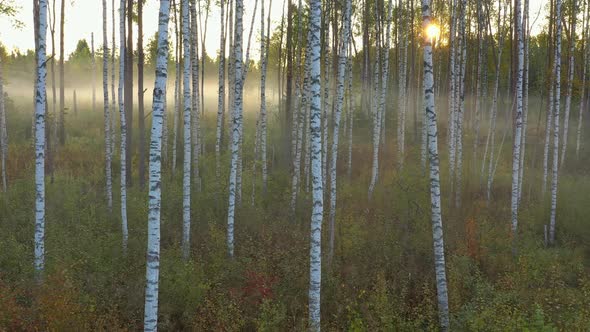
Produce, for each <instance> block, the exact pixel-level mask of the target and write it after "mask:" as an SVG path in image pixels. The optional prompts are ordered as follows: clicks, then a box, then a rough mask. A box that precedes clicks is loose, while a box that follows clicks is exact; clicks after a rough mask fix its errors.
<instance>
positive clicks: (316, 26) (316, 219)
mask: <svg viewBox="0 0 590 332" xmlns="http://www.w3.org/2000/svg"><path fill="white" fill-rule="evenodd" d="M309 6H310V15H309V16H310V28H309V29H310V31H309V41H308V43H309V45H310V46H309V47H310V55H311V56H310V64H311V66H310V81H311V87H310V89H311V90H310V92H311V96H312V98H311V104H310V107H311V117H310V119H311V123H310V125H311V150H312V153H311V169H312V179H313V180H312V183H313V210H312V215H311V245H310V252H309V263H310V264H309V305H308V307H309V325H310V330H312V331H314V332H319V331H320V326H321V325H320V293H321V281H322V217H323V213H324V203H323V192H324V190H323V188H322V186H323V181H322V171H321V167H322V130H321V118H320V117H321V97H320V89H321V87H320V84H321V83H320V66H321V65H320V25H321V15H322V9H321V3H320V0H310V3H309Z"/></svg>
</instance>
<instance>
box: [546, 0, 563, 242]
mask: <svg viewBox="0 0 590 332" xmlns="http://www.w3.org/2000/svg"><path fill="white" fill-rule="evenodd" d="M555 15H556V17H557V20H556V22H555V24H556V25H557V27H556V33H555V65H554V67H555V106H554V107H553V110H554V111H553V170H552V173H553V174H552V181H551V217H550V220H549V244H554V243H555V215H556V213H557V181H558V175H559V172H558V171H559V103H560V99H561V98H560V96H561V80H560V77H561V0H556V1H555Z"/></svg>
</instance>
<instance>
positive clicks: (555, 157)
mask: <svg viewBox="0 0 590 332" xmlns="http://www.w3.org/2000/svg"><path fill="white" fill-rule="evenodd" d="M555 15H556V17H557V20H556V22H555V24H556V25H557V27H556V29H557V31H556V33H555V45H556V46H555V66H554V67H555V106H554V108H553V109H554V112H553V126H554V129H553V172H552V173H553V176H552V181H551V217H550V220H549V244H550V245H553V244H555V217H556V216H555V215H556V213H557V180H558V175H559V174H558V171H559V102H560V99H561V79H560V78H561V0H556V1H555ZM513 190H514V189H513Z"/></svg>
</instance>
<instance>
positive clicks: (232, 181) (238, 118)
mask: <svg viewBox="0 0 590 332" xmlns="http://www.w3.org/2000/svg"><path fill="white" fill-rule="evenodd" d="M235 10H236V25H235V27H236V28H235V39H234V43H235V45H234V48H235V65H234V69H235V86H234V89H235V90H234V110H233V111H234V114H233V117H232V145H231V165H230V177H229V207H228V212H227V246H228V254H229V256H230V257H232V258H233V256H234V219H235V208H236V204H235V203H236V177H237V172H238V153H239V144H240V134H241V132H242V108H243V99H242V90H243V84H244V82H243V80H242V65H243V63H242V32H243V23H242V17H243V14H244V13H243V10H244V6H243V2H242V0H235Z"/></svg>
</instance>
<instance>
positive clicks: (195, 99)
mask: <svg viewBox="0 0 590 332" xmlns="http://www.w3.org/2000/svg"><path fill="white" fill-rule="evenodd" d="M195 7H196V3H195V0H191V2H190V10H191V66H192V68H191V74H192V75H191V77H192V78H191V82H192V90H193V91H192V103H191V105H192V111H191V116H192V118H191V121H192V124H191V131H192V132H191V139H192V145H193V153H192V158H193V161H192V162H193V166H192V167H193V182H195V184H196V185H197V191H199V192H200V191H201V176H200V175H199V155H200V154H201V153H200V151H201V136H200V135H199V133H200V131H201V128H200V125H201V124H200V116H201V114H200V113H199V107H200V106H201V101H200V95H199V94H200V92H199V48H198V45H199V44H198V35H199V31H198V28H197V10H196V8H195ZM204 78H205V77H203V79H204Z"/></svg>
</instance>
